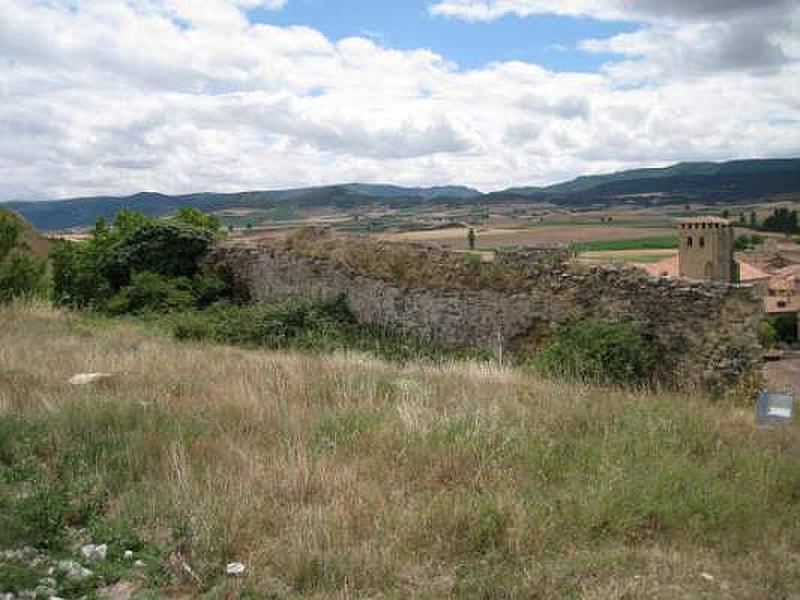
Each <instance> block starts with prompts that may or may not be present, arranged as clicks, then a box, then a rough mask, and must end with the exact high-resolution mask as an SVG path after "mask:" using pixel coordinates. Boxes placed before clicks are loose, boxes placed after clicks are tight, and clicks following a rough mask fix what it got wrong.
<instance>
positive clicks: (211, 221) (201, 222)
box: [175, 206, 226, 238]
mask: <svg viewBox="0 0 800 600" xmlns="http://www.w3.org/2000/svg"><path fill="white" fill-rule="evenodd" d="M175 220H176V221H178V222H180V223H183V224H184V225H189V226H191V227H197V228H198V229H203V230H205V231H209V232H211V233H212V234H213V235H214V237H216V238H220V237H224V236H225V235H226V234H225V231H224V229H223V228H222V221H220V219H219V217H217V216H215V215H207V214H205V213H203V212H202V211H200V210H198V209H196V208H194V207H193V206H182V207H181V208H180V209H178V214H176V215H175Z"/></svg>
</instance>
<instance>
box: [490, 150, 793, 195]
mask: <svg viewBox="0 0 800 600" xmlns="http://www.w3.org/2000/svg"><path fill="white" fill-rule="evenodd" d="M786 193H800V159H773V160H737V161H731V162H725V163H711V162H695V163H678V164H676V165H673V166H671V167H665V168H659V169H634V170H631V171H621V172H618V173H610V174H607V175H588V176H583V177H578V178H577V179H573V180H572V181H567V182H565V183H558V184H555V185H551V186H547V187H527V188H525V187H523V188H510V189H508V190H504V191H501V192H495V193H493V194H489V196H491V197H493V199H495V200H500V199H503V198H528V199H537V200H542V201H550V202H555V203H558V204H566V205H581V204H592V203H595V202H610V201H620V200H630V201H633V202H654V201H657V202H662V203H664V202H683V201H694V200H702V201H704V202H737V201H744V200H757V199H760V198H763V197H764V196H770V195H775V194H786ZM642 196H650V199H644V198H642ZM637 197H639V198H638V199H637Z"/></svg>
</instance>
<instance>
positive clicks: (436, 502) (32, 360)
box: [0, 305, 800, 599]
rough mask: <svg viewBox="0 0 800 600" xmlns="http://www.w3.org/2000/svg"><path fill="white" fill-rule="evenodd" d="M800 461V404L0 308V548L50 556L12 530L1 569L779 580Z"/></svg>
mask: <svg viewBox="0 0 800 600" xmlns="http://www.w3.org/2000/svg"><path fill="white" fill-rule="evenodd" d="M94 371H100V372H107V373H112V374H114V377H113V378H111V379H109V380H107V381H105V382H103V383H102V384H99V385H96V386H85V387H76V386H71V385H69V383H68V379H69V378H70V377H71V376H72V375H73V374H75V373H81V372H94ZM798 461H800V429H799V428H798V427H797V426H796V425H795V426H794V427H793V428H789V429H783V430H760V429H757V428H756V427H755V425H754V424H753V419H752V411H751V409H750V408H749V407H748V408H739V407H735V406H731V405H727V404H724V403H717V404H714V403H711V402H709V401H708V399H707V398H705V397H702V396H679V395H672V394H664V393H648V392H634V391H615V390H610V389H602V388H597V387H592V386H583V385H580V386H579V385H567V384H558V383H551V382H548V381H544V380H541V379H536V378H534V377H531V376H529V375H526V374H525V373H524V372H521V371H516V370H510V369H505V368H499V367H492V366H489V365H485V364H475V363H453V364H449V365H443V366H442V365H440V366H431V365H424V364H418V365H410V366H406V367H400V366H397V365H392V364H388V363H383V362H379V361H377V360H374V359H372V358H370V357H368V356H364V355H352V354H349V355H348V354H332V355H322V356H312V355H300V354H291V353H283V352H280V353H279V352H255V351H245V350H241V349H234V348H230V347H222V346H213V345H206V344H181V343H177V342H174V341H171V340H169V339H167V338H162V337H153V336H152V335H149V334H148V333H147V332H145V331H143V330H141V329H140V328H138V327H135V326H132V325H129V324H118V323H109V322H105V321H99V322H91V321H88V320H86V319H84V318H80V317H76V316H71V315H69V314H65V313H58V312H54V311H52V310H51V309H49V308H44V307H35V306H22V305H17V306H15V307H11V308H3V309H0V546H3V547H5V548H6V549H8V548H13V547H19V546H23V545H24V546H36V547H37V548H38V550H31V551H30V552H34V553H39V554H40V556H39V558H38V559H37V560H38V561H39V562H36V561H30V560H29V561H26V560H23V559H21V558H19V556H20V554H9V553H3V554H0V590H2V591H3V592H11V593H19V592H20V591H21V590H22V589H23V588H24V589H29V588H30V587H32V586H34V585H36V582H37V581H39V580H40V578H41V577H43V576H44V573H45V572H46V568H47V565H48V564H50V563H51V561H52V560H55V559H58V560H67V559H69V560H72V561H75V562H79V563H81V564H83V565H85V566H86V567H88V568H89V569H91V571H92V573H93V574H92V575H91V576H87V577H86V578H85V579H82V580H81V582H80V585H77V584H75V583H74V582H72V583H70V582H69V581H68V580H66V579H65V578H64V576H62V575H60V574H59V575H56V576H54V581H55V584H56V587H57V589H56V590H55V591H56V592H57V595H60V596H62V597H79V596H87V597H91V594H93V593H95V592H96V590H97V589H101V588H107V587H108V586H110V585H111V584H113V583H114V582H118V580H119V581H121V582H122V583H117V585H127V586H128V588H129V589H133V590H135V591H138V593H139V594H140V595H139V597H140V598H162V597H202V596H205V597H209V598H236V597H249V598H267V597H273V598H283V597H285V598H329V597H339V598H351V597H352V598H355V597H373V598H377V597H386V598H408V597H419V598H441V597H456V598H565V597H568V598H699V597H702V598H752V599H759V598H764V599H766V598H790V597H793V595H796V594H797V592H798V590H800V568H798V566H800V469H798V468H797V465H798ZM76 539H77V540H80V541H83V542H87V541H93V542H100V541H106V542H108V543H109V556H108V559H107V560H106V561H92V560H89V559H85V558H83V557H81V556H76V555H75V552H74V550H73V549H72V544H73V543H74V542H75V541H76ZM127 548H133V551H134V552H135V557H136V558H137V559H138V558H141V560H142V565H143V566H141V567H133V566H131V565H130V562H125V561H126V560H127V559H125V558H124V554H123V550H124V549H127ZM22 554H25V553H24V552H23V553H22ZM230 561H241V562H242V563H243V564H244V565H245V566H246V571H245V574H244V576H243V577H241V578H231V577H226V576H225V575H224V567H225V564H226V563H227V562H230ZM70 586H71V587H70ZM54 595H56V594H54Z"/></svg>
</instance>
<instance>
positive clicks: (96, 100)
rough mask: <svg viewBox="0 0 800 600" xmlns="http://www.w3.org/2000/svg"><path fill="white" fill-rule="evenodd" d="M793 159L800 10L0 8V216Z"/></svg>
mask: <svg viewBox="0 0 800 600" xmlns="http://www.w3.org/2000/svg"><path fill="white" fill-rule="evenodd" d="M795 156H800V2H798V0H672V1H667V0H2V1H0V201H1V200H12V199H26V200H38V199H46V198H66V197H75V196H92V195H108V194H115V195H123V194H131V193H135V192H138V191H143V190H148V191H159V192H163V193H186V192H196V191H241V190H253V189H279V188H288V187H300V186H309V185H327V184H334V183H343V182H353V181H359V182H366V183H378V182H381V183H395V184H400V185H413V186H417V185H449V184H462V185H469V186H472V187H475V188H478V189H480V190H483V191H490V190H496V189H502V188H506V187H510V186H522V185H542V184H547V183H553V182H557V181H562V180H566V179H570V178H572V177H575V176H578V175H581V174H589V173H600V172H607V171H615V170H620V169H627V168H635V167H642V166H664V165H668V164H672V163H674V162H679V161H688V160H729V159H737V158H771V157H795Z"/></svg>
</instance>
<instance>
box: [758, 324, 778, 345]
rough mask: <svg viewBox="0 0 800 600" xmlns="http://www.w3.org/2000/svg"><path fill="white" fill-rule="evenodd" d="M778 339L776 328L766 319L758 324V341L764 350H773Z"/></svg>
mask: <svg viewBox="0 0 800 600" xmlns="http://www.w3.org/2000/svg"><path fill="white" fill-rule="evenodd" d="M777 339H778V332H777V331H776V329H775V326H774V325H773V324H772V323H770V322H769V321H768V320H766V319H764V320H763V321H761V322H760V323H759V324H758V341H759V342H761V345H762V346H764V348H772V347H773V346H774V345H775V342H776V341H777Z"/></svg>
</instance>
